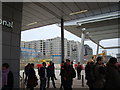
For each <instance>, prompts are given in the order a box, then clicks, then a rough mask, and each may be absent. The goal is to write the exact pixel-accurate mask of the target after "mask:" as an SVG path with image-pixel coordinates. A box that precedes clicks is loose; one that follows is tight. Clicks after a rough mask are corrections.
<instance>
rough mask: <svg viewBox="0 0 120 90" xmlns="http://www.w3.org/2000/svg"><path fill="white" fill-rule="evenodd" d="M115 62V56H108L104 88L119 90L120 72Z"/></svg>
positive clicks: (106, 89)
mask: <svg viewBox="0 0 120 90" xmlns="http://www.w3.org/2000/svg"><path fill="white" fill-rule="evenodd" d="M117 63H118V62H117V59H116V58H115V57H112V58H110V60H109V61H108V63H107V66H106V83H105V90H108V89H112V90H120V72H119V70H118V64H117Z"/></svg>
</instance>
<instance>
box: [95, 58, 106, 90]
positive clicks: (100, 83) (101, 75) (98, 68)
mask: <svg viewBox="0 0 120 90" xmlns="http://www.w3.org/2000/svg"><path fill="white" fill-rule="evenodd" d="M96 61H97V62H96V64H95V68H94V77H95V82H94V83H93V87H94V89H95V90H99V89H100V90H103V89H104V86H105V66H104V64H103V58H102V57H101V56H98V57H97V59H96Z"/></svg>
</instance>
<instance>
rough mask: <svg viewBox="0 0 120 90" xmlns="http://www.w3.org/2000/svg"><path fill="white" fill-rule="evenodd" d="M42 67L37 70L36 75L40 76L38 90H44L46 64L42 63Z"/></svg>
mask: <svg viewBox="0 0 120 90" xmlns="http://www.w3.org/2000/svg"><path fill="white" fill-rule="evenodd" d="M42 65H43V66H42V67H41V68H40V69H38V74H39V76H40V90H46V80H47V68H46V63H45V62H43V63H42Z"/></svg>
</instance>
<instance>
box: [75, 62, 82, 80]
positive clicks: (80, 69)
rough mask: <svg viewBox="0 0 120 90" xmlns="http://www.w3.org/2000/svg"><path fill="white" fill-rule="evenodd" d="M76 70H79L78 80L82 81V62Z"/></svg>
mask: <svg viewBox="0 0 120 90" xmlns="http://www.w3.org/2000/svg"><path fill="white" fill-rule="evenodd" d="M76 70H77V79H78V80H80V79H81V71H82V66H81V64H80V62H78V64H77V67H76Z"/></svg>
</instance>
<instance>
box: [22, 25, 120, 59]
mask: <svg viewBox="0 0 120 90" xmlns="http://www.w3.org/2000/svg"><path fill="white" fill-rule="evenodd" d="M54 37H61V28H60V27H58V26H57V25H56V24H53V25H48V26H44V27H39V28H34V29H30V30H26V31H22V32H21V41H33V40H45V39H50V38H54ZM64 37H65V38H67V39H68V40H74V41H79V42H81V39H80V38H79V37H77V36H75V35H74V34H72V33H70V32H68V31H66V30H64ZM85 44H88V45H89V46H90V47H91V48H92V49H93V54H94V55H96V50H97V45H96V44H95V43H93V42H92V41H85ZM100 44H101V45H103V46H105V47H111V46H118V39H110V40H102V41H101V42H100ZM102 50H103V49H101V48H100V49H99V53H101V52H102ZM106 51H107V54H108V55H112V56H114V57H115V56H116V54H117V53H118V49H109V50H108V49H107V50H106Z"/></svg>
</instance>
